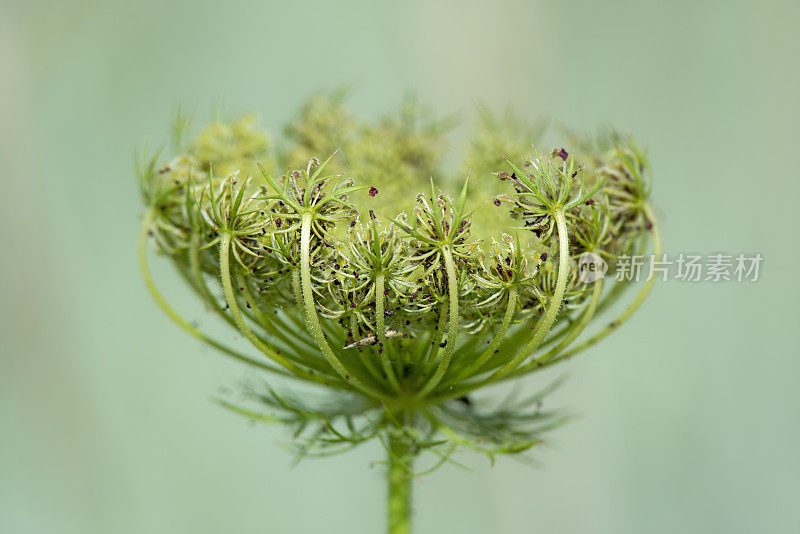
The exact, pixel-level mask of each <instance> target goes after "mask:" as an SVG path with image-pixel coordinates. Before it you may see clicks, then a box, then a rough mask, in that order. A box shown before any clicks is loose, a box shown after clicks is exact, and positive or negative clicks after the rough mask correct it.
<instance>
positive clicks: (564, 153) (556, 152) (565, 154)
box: [552, 148, 569, 161]
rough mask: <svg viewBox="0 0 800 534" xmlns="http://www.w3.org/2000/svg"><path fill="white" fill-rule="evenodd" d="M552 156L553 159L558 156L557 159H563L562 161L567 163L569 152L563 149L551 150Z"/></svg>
mask: <svg viewBox="0 0 800 534" xmlns="http://www.w3.org/2000/svg"><path fill="white" fill-rule="evenodd" d="M552 155H553V157H556V156H558V157H559V158H561V159H563V160H564V161H567V158H568V157H569V152H567V151H566V150H564V149H563V148H559V149H556V150H553V154H552Z"/></svg>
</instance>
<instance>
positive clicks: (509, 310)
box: [448, 287, 517, 383]
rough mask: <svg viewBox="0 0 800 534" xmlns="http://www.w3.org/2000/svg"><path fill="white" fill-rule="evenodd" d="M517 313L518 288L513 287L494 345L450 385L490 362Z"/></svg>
mask: <svg viewBox="0 0 800 534" xmlns="http://www.w3.org/2000/svg"><path fill="white" fill-rule="evenodd" d="M516 311H517V288H516V287H512V288H511V289H509V291H508V304H507V305H506V313H505V315H504V316H503V322H502V323H501V324H500V328H499V329H498V330H497V333H496V334H495V336H494V339H493V340H492V343H491V344H490V345H489V346H488V347H487V348H486V350H485V351H483V354H481V355H480V357H478V359H477V360H476V361H475V362H474V363H472V364H471V365H470V366H469V367H467V368H466V369H464V370H463V371H461V373H459V375H458V376H457V377H456V378H455V379H453V380H451V381H450V382H448V383H451V382H457V381H458V380H461V379H463V378H464V377H467V376H470V375H471V374H472V373H474V372H475V371H477V370H479V369H480V368H481V367H483V364H485V363H486V362H487V361H488V360H489V358H491V357H492V356H493V355H494V351H495V350H497V347H499V346H500V343H502V342H503V338H504V337H505V335H506V332H507V331H508V327H509V326H510V325H511V320H512V319H513V318H514V314H515V313H516Z"/></svg>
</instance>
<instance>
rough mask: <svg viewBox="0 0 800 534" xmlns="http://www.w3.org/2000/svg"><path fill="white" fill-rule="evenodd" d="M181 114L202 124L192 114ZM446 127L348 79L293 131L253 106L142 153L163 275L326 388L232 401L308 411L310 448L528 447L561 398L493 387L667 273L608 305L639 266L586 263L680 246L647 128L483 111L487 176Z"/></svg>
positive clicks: (283, 370) (588, 330) (271, 411)
mask: <svg viewBox="0 0 800 534" xmlns="http://www.w3.org/2000/svg"><path fill="white" fill-rule="evenodd" d="M176 124H177V126H176V128H175V130H176V131H177V132H181V133H184V132H187V131H188V121H187V120H185V118H182V119H180V120H178V121H177V122H176ZM446 126H447V121H434V120H431V119H430V118H428V116H427V115H426V114H425V113H424V112H422V111H420V109H419V108H418V106H416V105H415V104H414V103H413V102H408V103H406V105H405V106H404V108H403V109H402V111H401V112H400V113H399V114H396V115H391V116H389V117H387V118H384V119H383V120H381V121H379V122H378V123H377V124H370V123H367V122H364V121H360V120H358V119H356V118H354V117H353V116H352V115H350V114H349V112H347V111H346V109H345V108H344V106H343V104H342V102H341V99H338V98H327V97H315V98H314V99H312V101H311V102H310V103H309V104H307V105H306V106H304V107H303V109H302V110H301V113H300V114H299V116H298V117H297V118H296V120H295V121H293V122H292V123H291V124H290V125H289V126H288V127H287V128H286V130H285V131H286V136H287V141H286V143H284V144H283V145H282V147H283V148H282V149H278V148H276V147H275V146H273V145H271V144H270V142H269V137H268V136H267V135H266V134H265V133H263V132H261V131H259V130H258V128H257V127H256V123H255V121H254V119H253V118H252V117H250V116H248V117H245V118H242V119H236V120H233V121H230V122H220V121H218V122H215V123H212V124H211V125H210V126H208V127H207V128H206V129H204V130H201V131H200V132H199V133H197V134H196V135H195V136H194V137H193V139H190V140H188V141H186V142H184V140H183V137H184V136H178V137H179V139H178V140H177V141H176V143H175V145H176V147H177V153H176V154H174V155H173V156H171V157H169V158H163V157H162V155H161V153H158V154H156V155H155V156H153V157H151V158H150V159H147V160H144V161H143V162H142V163H141V164H140V166H139V172H138V174H139V182H140V187H141V193H142V198H143V201H144V203H145V205H146V208H147V211H146V215H145V218H144V222H143V227H142V248H141V258H142V266H143V269H144V272H145V280H146V282H147V284H148V287H149V288H150V290H151V291H152V292H153V294H154V296H155V298H156V300H157V301H158V303H159V305H161V307H162V308H164V310H165V311H167V313H168V314H169V315H170V316H171V317H172V318H173V319H175V320H176V321H177V322H178V324H180V325H181V326H182V327H183V328H184V329H185V330H187V331H188V332H189V333H191V334H192V335H194V336H195V337H197V338H199V339H201V340H202V341H204V342H206V343H209V344H211V345H212V346H214V347H215V348H217V349H218V350H220V351H222V352H224V353H226V354H228V355H230V356H232V357H234V358H237V359H239V360H240V361H243V362H245V363H248V364H249V365H253V366H255V367H258V368H260V369H264V370H268V371H271V372H273V373H276V374H278V375H282V376H288V377H292V378H296V379H299V380H301V381H304V382H306V383H309V384H314V385H317V386H320V387H321V388H322V392H321V393H317V394H314V395H311V394H308V393H304V394H301V393H299V392H298V391H296V390H292V389H290V390H289V391H290V392H289V393H286V392H283V393H279V392H278V391H277V390H276V389H274V388H272V387H269V386H266V385H251V386H250V387H249V393H250V396H251V397H252V399H253V401H254V402H253V403H251V404H250V405H249V406H239V405H236V406H234V405H233V404H231V403H229V402H228V401H222V402H223V403H224V404H225V405H226V406H228V407H230V408H232V409H234V410H236V411H238V412H240V413H244V414H246V415H247V416H248V417H251V418H253V419H263V420H270V421H279V422H282V423H285V424H287V425H289V426H292V427H293V428H294V429H295V431H296V435H297V437H298V440H297V441H296V446H297V448H298V450H299V451H300V452H302V453H304V454H313V453H325V452H334V451H336V450H339V449H343V448H348V447H351V446H354V445H356V444H358V443H361V442H363V441H367V440H370V439H380V440H382V441H385V442H387V443H388V442H389V441H392V442H393V443H397V442H401V443H403V444H404V446H403V447H401V449H402V451H403V454H404V455H407V456H409V457H413V456H415V455H416V454H417V453H419V452H420V451H422V450H432V451H433V452H435V453H436V454H438V455H439V456H440V457H442V458H448V457H449V453H450V452H452V451H453V450H454V449H456V448H470V449H475V450H479V451H482V452H485V453H486V454H488V455H490V456H492V455H494V454H496V453H516V452H520V451H522V450H525V449H527V448H529V447H530V446H532V445H534V444H536V443H538V442H539V441H540V439H541V437H540V436H541V432H542V431H543V430H545V429H546V428H549V427H550V426H552V425H553V424H554V423H556V422H557V421H558V420H559V416H557V415H556V414H555V413H554V412H552V411H545V410H542V408H541V397H540V396H534V397H532V398H530V399H517V400H514V401H510V402H504V403H501V404H499V405H495V406H492V405H491V403H489V402H481V401H480V400H478V399H476V398H474V397H473V396H472V394H473V392H475V391H476V390H478V389H480V388H483V387H485V386H487V385H490V384H496V383H500V382H505V381H508V380H511V379H519V378H521V377H523V376H525V375H528V374H531V373H534V372H538V371H540V370H541V369H543V368H545V367H549V366H551V365H553V364H555V363H557V362H559V361H563V360H566V359H567V358H569V357H571V356H573V355H575V354H577V353H578V352H581V351H583V350H585V349H587V348H589V347H590V346H592V345H593V344H594V343H595V342H597V341H599V340H600V339H602V338H603V337H605V336H606V335H607V334H608V333H609V332H610V331H612V330H613V329H615V328H617V327H618V326H619V325H620V324H622V322H624V320H625V319H627V318H628V317H630V315H631V314H632V313H633V311H635V310H636V308H638V306H639V304H641V301H642V299H643V298H644V296H645V295H646V294H647V291H649V288H650V284H649V283H648V284H645V285H644V286H643V287H642V288H641V289H640V291H639V292H638V294H637V295H636V296H635V297H633V298H632V299H631V300H630V305H629V306H628V308H627V309H625V311H624V312H623V313H622V315H621V316H620V317H618V318H616V319H613V320H611V321H610V322H608V321H607V320H606V321H598V317H602V316H603V315H602V314H603V312H605V311H606V308H607V307H608V306H609V305H610V304H611V302H614V301H616V300H618V299H620V298H622V297H623V296H624V295H625V294H626V291H627V290H629V289H631V288H632V284H622V283H615V281H614V280H613V279H611V278H609V279H600V280H596V281H586V280H584V278H583V277H582V276H581V275H580V272H579V270H578V266H577V262H576V261H575V260H576V259H577V258H578V257H579V256H581V255H582V254H584V253H592V254H595V255H597V256H598V257H600V258H602V259H603V260H604V261H606V262H609V263H611V264H613V263H614V262H615V261H616V259H617V258H618V257H619V256H620V255H622V254H630V253H632V252H637V251H643V250H644V247H645V246H646V245H647V236H648V235H652V237H653V240H652V241H653V245H654V248H656V249H657V248H658V247H659V241H658V235H657V233H656V228H655V220H654V218H653V215H652V212H651V210H650V207H649V204H648V197H649V193H650V182H649V178H648V174H647V173H648V166H647V160H646V157H645V154H644V152H643V151H642V150H641V149H639V147H638V146H637V145H636V144H635V143H634V142H633V140H631V139H630V138H628V137H624V136H620V135H618V134H610V135H607V136H604V137H603V139H602V141H601V142H597V143H575V146H574V147H571V146H565V147H561V146H557V147H555V149H553V150H546V151H540V150H539V149H538V147H540V146H541V142H540V140H539V139H536V138H535V137H536V136H540V135H541V128H539V127H531V128H526V127H522V126H520V125H519V124H517V123H514V122H513V121H511V119H509V118H508V117H506V118H505V119H495V118H493V117H492V116H491V115H490V114H489V113H488V112H485V111H484V113H483V116H482V119H481V121H480V123H479V125H478V127H477V129H476V133H475V136H474V137H473V139H472V140H471V141H470V142H469V147H468V150H467V154H468V156H467V163H466V164H465V165H470V163H471V164H472V165H471V172H470V173H469V174H468V176H469V177H467V175H465V174H461V173H448V171H447V170H446V169H444V168H443V167H442V162H444V161H445V158H444V155H443V152H444V147H445V146H446V143H444V141H443V139H444V135H445V133H446V130H447V128H446ZM339 148H341V151H338V152H337V151H336V150H337V149H339ZM505 150H510V152H508V153H507V154H503V151H505ZM504 157H505V159H504ZM494 164H496V165H497V167H495V168H488V166H489V165H494ZM465 172H466V171H465ZM457 174H460V176H457ZM497 221H499V222H497ZM148 237H149V238H150V239H151V241H152V243H153V244H154V245H155V247H156V250H157V251H158V252H160V253H161V254H163V255H165V256H167V257H169V258H170V259H171V260H172V261H173V263H174V265H175V267H176V268H177V270H178V271H179V273H180V274H181V276H182V277H183V278H184V279H185V280H186V282H187V285H188V287H190V288H191V289H192V290H193V291H194V292H195V293H196V294H197V296H198V297H199V300H200V301H201V303H202V305H203V306H204V307H205V308H206V309H211V310H213V311H214V312H215V313H216V314H217V315H218V316H219V318H220V319H221V321H223V322H224V323H226V324H228V325H229V326H230V327H231V328H233V329H234V331H236V332H237V333H239V334H241V335H243V336H244V337H245V338H246V339H247V341H248V342H249V344H250V345H251V346H252V350H251V352H252V354H243V353H240V352H238V351H236V350H234V349H232V348H230V347H228V346H227V345H225V344H223V343H222V342H220V341H217V340H216V339H213V338H211V337H210V335H209V334H207V333H206V332H204V331H202V330H201V329H199V328H198V327H196V326H194V325H193V324H192V323H191V322H189V321H188V320H186V319H183V318H182V317H180V316H179V315H178V314H177V313H176V312H175V311H174V310H173V309H172V308H171V307H170V306H169V304H168V303H167V302H166V301H165V300H164V298H163V297H162V296H161V294H160V293H158V291H157V290H156V286H155V283H154V282H153V280H152V278H151V276H150V273H149V270H148V268H147V263H146V257H145V248H144V247H145V243H146V241H147V238H148ZM200 309H202V308H201V307H200V306H198V308H197V311H195V312H193V313H192V312H190V315H197V314H198V313H199V310H200Z"/></svg>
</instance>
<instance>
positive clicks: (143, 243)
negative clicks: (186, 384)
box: [139, 212, 291, 376]
mask: <svg viewBox="0 0 800 534" xmlns="http://www.w3.org/2000/svg"><path fill="white" fill-rule="evenodd" d="M151 223H152V212H148V213H147V215H145V218H144V221H143V222H142V229H141V231H140V233H139V267H140V269H141V271H142V278H144V283H145V285H146V286H147V290H148V291H149V292H150V295H152V297H153V300H155V301H156V304H158V306H159V308H161V310H162V311H163V312H164V313H166V314H167V315H168V316H169V318H170V319H172V320H173V321H174V322H175V323H176V324H177V325H178V326H180V327H181V328H182V329H183V330H184V331H186V332H187V333H189V334H191V335H192V336H194V337H196V338H197V339H199V340H200V341H202V342H204V343H207V344H208V345H210V346H212V347H214V348H215V349H217V350H220V351H222V352H223V353H225V354H227V355H228V356H230V357H232V358H234V359H235V360H238V361H240V362H242V363H246V364H248V365H252V366H254V367H259V368H261V369H264V370H266V371H272V372H277V373H279V374H284V375H290V376H291V374H290V373H288V372H287V371H284V370H283V369H280V368H278V367H273V366H272V365H269V364H267V363H264V362H260V361H258V360H254V359H253V358H250V357H249V356H245V355H244V354H241V353H240V352H237V351H235V350H233V349H231V348H229V347H226V346H225V345H223V344H222V343H220V342H218V341H216V340H215V339H213V338H210V337H208V336H207V335H205V334H203V333H202V332H200V331H199V330H198V329H197V328H195V327H194V326H192V325H191V324H190V323H189V322H188V321H186V320H185V319H184V318H183V317H181V316H180V315H178V313H177V312H176V311H175V310H173V309H172V307H171V306H170V305H169V304H167V301H166V299H165V298H164V297H163V295H161V292H159V291H158V288H157V287H156V285H155V282H153V277H152V276H151V275H150V268H149V267H148V265H147V233H148V231H149V228H150V224H151Z"/></svg>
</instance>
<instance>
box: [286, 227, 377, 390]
mask: <svg viewBox="0 0 800 534" xmlns="http://www.w3.org/2000/svg"><path fill="white" fill-rule="evenodd" d="M312 217H313V215H312V214H311V213H310V212H306V213H303V219H302V223H301V229H300V286H301V289H302V295H303V306H304V308H305V312H306V320H307V321H308V326H309V328H310V329H311V335H312V336H313V337H314V340H315V341H316V342H317V345H319V348H320V350H321V351H322V354H323V355H324V356H325V359H326V360H328V363H329V364H331V367H333V368H334V369H335V370H336V372H337V373H339V374H340V375H341V376H342V377H343V378H344V379H345V380H347V381H349V382H351V383H352V384H353V386H354V387H356V388H357V389H359V390H361V391H362V392H364V393H366V394H368V395H369V396H372V397H377V398H380V399H384V400H386V398H387V397H386V395H385V394H384V393H382V392H380V391H378V390H376V389H373V388H371V387H369V386H366V385H364V384H362V383H359V382H358V381H357V380H356V378H355V377H353V376H351V371H350V370H349V369H347V367H345V366H344V364H343V363H342V362H341V360H339V358H338V357H337V356H336V354H335V353H334V352H333V349H331V346H330V345H329V344H328V340H327V339H325V333H324V332H323V331H322V325H321V324H320V322H319V317H318V316H317V308H316V306H315V305H314V288H313V287H312V286H311V222H312Z"/></svg>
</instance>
